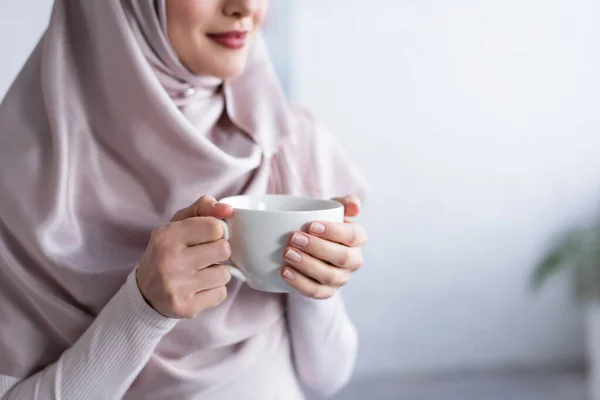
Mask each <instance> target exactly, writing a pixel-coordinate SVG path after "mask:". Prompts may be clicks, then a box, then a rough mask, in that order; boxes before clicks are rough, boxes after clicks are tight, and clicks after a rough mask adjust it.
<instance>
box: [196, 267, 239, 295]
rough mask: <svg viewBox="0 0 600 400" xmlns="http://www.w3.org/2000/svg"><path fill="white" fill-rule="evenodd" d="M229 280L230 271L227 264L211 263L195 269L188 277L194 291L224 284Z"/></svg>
mask: <svg viewBox="0 0 600 400" xmlns="http://www.w3.org/2000/svg"><path fill="white" fill-rule="evenodd" d="M229 281H231V271H230V270H229V267H228V266H227V265H223V264H213V265H211V266H210V267H206V268H204V269H201V270H200V271H197V272H196V273H195V274H194V276H193V278H192V279H190V285H193V291H194V292H195V293H197V292H201V291H203V290H210V289H214V288H217V287H219V286H225V285H227V284H228V283H229Z"/></svg>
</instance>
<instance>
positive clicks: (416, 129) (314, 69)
mask: <svg viewBox="0 0 600 400" xmlns="http://www.w3.org/2000/svg"><path fill="white" fill-rule="evenodd" d="M292 16H293V25H292V30H293V31H292V46H291V51H292V65H293V68H292V71H291V76H292V84H291V93H292V96H293V97H294V98H295V99H296V100H297V101H298V102H300V103H303V104H305V105H308V106H310V107H311V108H312V109H313V111H315V112H316V113H317V114H318V115H319V116H320V117H321V118H322V120H324V121H325V122H326V124H327V125H329V127H330V128H331V129H332V130H333V131H334V132H335V133H336V134H337V137H338V138H339V139H340V140H341V141H342V142H344V143H345V144H346V146H347V147H348V148H349V151H350V152H351V154H353V156H354V157H355V159H356V161H357V162H358V163H359V165H360V166H361V167H362V168H363V170H364V171H365V173H366V175H367V176H368V178H369V179H370V181H371V182H372V184H373V186H374V191H373V193H372V195H371V198H370V200H369V203H368V209H367V211H366V213H365V215H364V218H363V222H364V224H365V226H366V227H367V228H368V230H369V231H370V235H371V243H370V245H369V247H368V249H367V265H366V267H365V268H364V270H362V272H360V273H359V274H358V275H357V276H356V277H355V278H354V282H353V283H351V285H350V287H349V288H348V289H347V290H346V292H345V293H346V298H347V301H348V303H349V308H350V311H351V313H352V314H353V316H354V318H355V321H356V322H357V324H358V326H359V329H360V332H361V338H362V348H361V354H360V365H359V373H363V374H364V373H372V372H374V371H382V372H383V371H404V372H410V373H415V372H417V373H418V372H424V371H443V370H448V369H457V368H460V369H469V368H473V367H497V366H501V367H503V366H535V365H555V364H560V363H571V362H577V361H579V360H581V356H582V352H583V344H582V340H583V338H582V327H581V325H580V324H581V320H580V314H579V312H578V308H577V307H575V306H574V305H572V303H571V301H570V297H569V292H568V287H567V282H566V279H564V277H563V279H562V280H557V281H555V282H553V283H552V284H551V285H550V286H549V287H548V288H547V290H546V291H544V292H543V293H542V294H541V295H540V296H538V297H535V296H533V295H531V294H530V293H529V292H528V282H527V281H528V278H529V274H530V271H531V269H532V267H533V265H534V263H535V262H536V260H537V259H538V257H539V255H540V252H541V251H542V250H543V249H544V248H545V246H546V245H547V244H548V243H549V239H550V238H551V237H552V235H553V234H555V233H556V232H559V231H560V230H561V229H563V228H565V227H567V226H569V225H570V224H571V223H575V222H578V221H579V222H581V221H586V220H589V219H590V218H592V217H593V216H594V215H596V211H597V210H598V205H599V204H600V117H599V116H600V112H599V110H600V77H599V75H598V71H600V51H598V38H600V24H598V21H600V3H599V2H595V1H591V0H590V1H576V2H569V1H558V0H535V1H534V0H525V1H523V0H486V1H476V0H455V1H451V2H450V1H445V0H426V1H421V0H420V1H413V0H393V1H392V0H373V1H369V2H365V1H364V0H297V1H295V2H294V8H293V10H292Z"/></svg>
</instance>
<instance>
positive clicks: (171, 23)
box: [0, 0, 366, 400]
mask: <svg viewBox="0 0 600 400" xmlns="http://www.w3.org/2000/svg"><path fill="white" fill-rule="evenodd" d="M266 6H267V4H266V0H212V1H192V0H188V1H183V0H156V1H149V0H147V1H140V0H120V1H117V0H112V1H106V2H104V1H103V2H100V1H72V0H56V2H55V5H54V9H53V13H52V17H51V21H50V24H49V27H48V29H47V31H46V33H45V35H44V36H43V38H42V39H41V41H40V43H39V44H38V46H37V48H36V49H35V50H34V52H33V54H32V55H31V57H30V58H29V60H28V62H27V63H26V65H25V67H24V68H23V70H22V71H21V73H20V75H19V76H18V78H17V79H16V81H15V82H14V84H13V86H12V87H11V89H10V90H9V92H8V94H7V96H6V97H5V99H4V101H3V103H2V106H1V108H0V152H1V154H0V193H2V195H0V397H2V396H5V398H7V399H46V398H58V399H118V398H130V399H141V398H144V399H211V400H219V399H261V400H263V399H299V398H302V397H303V396H302V392H301V390H300V386H301V385H306V386H308V387H309V388H311V389H313V390H314V391H315V392H317V393H319V394H321V395H329V394H331V393H333V392H335V391H336V390H337V389H339V388H340V387H341V386H343V385H344V384H345V383H346V382H347V380H348V379H349V377H350V375H351V371H352V369H353V365H354V359H355V352H356V346H357V338H356V333H355V330H354V328H353V326H352V324H351V322H350V320H349V318H348V316H347V314H346V312H345V310H344V306H343V302H342V300H341V298H340V296H339V294H337V289H338V288H339V287H340V286H342V285H344V284H345V283H347V282H348V280H349V279H350V275H351V273H352V272H353V271H355V270H357V269H358V268H359V267H360V266H361V263H362V253H361V247H362V245H363V244H364V242H365V240H366V235H365V232H364V230H363V229H362V228H361V227H360V226H358V225H356V224H354V223H352V222H350V221H348V222H346V223H344V224H328V223H327V224H322V223H319V222H318V221H317V222H315V223H313V224H312V225H311V229H310V232H295V233H294V234H293V235H291V237H290V242H289V245H288V246H287V247H286V249H285V255H286V259H287V261H288V265H286V266H283V268H282V270H281V274H282V277H283V278H284V279H285V280H286V281H287V282H288V283H289V285H290V286H291V287H292V288H293V290H292V293H291V294H289V295H284V294H273V293H262V292H258V291H255V290H252V289H250V288H249V287H248V286H247V285H244V284H242V283H240V282H239V281H236V280H231V275H230V273H229V272H228V269H227V268H226V267H224V266H220V265H218V263H219V262H221V261H224V260H226V259H227V258H228V257H229V252H230V249H229V246H228V243H227V242H226V241H225V240H223V238H222V237H223V232H222V230H221V229H222V228H220V224H219V222H218V219H219V218H225V217H227V216H229V215H230V214H231V212H232V210H231V208H229V207H228V206H225V205H222V204H219V203H217V202H216V200H215V197H216V198H219V197H223V196H227V195H232V194H238V193H266V192H268V193H289V194H302V195H309V196H319V197H330V196H339V195H343V194H347V193H358V194H360V192H361V190H362V187H363V185H362V182H361V180H360V179H359V178H358V175H357V174H356V172H355V170H354V169H353V167H352V166H351V165H350V163H349V162H348V161H347V159H346V157H345V156H344V153H343V152H341V151H340V150H339V148H338V147H337V146H336V144H335V143H334V142H333V140H332V139H331V137H330V136H329V135H328V133H327V132H326V131H324V130H323V128H321V127H320V126H319V125H317V124H316V123H315V122H314V121H313V119H312V118H311V117H310V115H309V114H307V113H305V112H303V111H301V110H298V109H294V108H292V107H290V106H289V105H288V104H287V103H286V101H285V99H284V97H283V95H282V93H281V90H280V88H279V86H278V83H277V80H276V78H275V76H274V73H273V70H272V68H271V65H270V62H269V60H268V56H267V54H266V50H265V46H264V44H263V42H262V40H261V38H260V36H258V29H259V27H260V25H261V23H262V20H263V16H264V14H265V12H266ZM201 194H207V195H206V196H201ZM209 195H210V196H209ZM211 196H214V197H211ZM340 201H341V202H343V203H344V204H345V206H346V214H347V215H348V216H349V217H352V216H355V215H357V214H358V212H359V207H360V206H359V202H358V198H357V197H355V196H347V197H343V198H340ZM3 398H4V397H3Z"/></svg>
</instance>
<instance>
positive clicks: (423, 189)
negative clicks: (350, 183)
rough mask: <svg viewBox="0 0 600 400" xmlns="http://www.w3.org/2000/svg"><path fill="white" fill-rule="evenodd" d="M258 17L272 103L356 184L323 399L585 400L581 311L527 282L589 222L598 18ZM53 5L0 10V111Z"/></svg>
mask: <svg viewBox="0 0 600 400" xmlns="http://www.w3.org/2000/svg"><path fill="white" fill-rule="evenodd" d="M271 5H272V10H271V15H270V16H269V19H268V24H267V32H266V34H267V38H268V40H269V43H270V47H271V53H272V56H273V59H274V62H275V65H276V68H277V70H278V73H279V74H280V76H281V79H282V82H283V85H284V88H285V90H286V91H287V93H288V95H289V96H290V98H291V100H292V101H294V102H297V103H300V104H303V105H305V106H307V107H309V108H310V109H311V110H312V111H313V112H315V113H316V114H317V115H318V116H319V118H320V119H321V120H323V121H324V122H325V124H326V125H327V126H328V127H329V128H330V129H331V130H332V131H333V132H334V134H335V135H336V136H337V138H338V139H339V140H340V141H341V142H342V143H343V144H344V145H345V146H346V148H347V149H348V151H349V152H350V154H351V155H352V156H353V157H354V159H355V160H356V162H357V163H358V165H359V166H360V168H361V169H362V170H363V171H364V173H365V175H366V176H367V178H368V180H369V181H370V182H371V184H372V188H373V190H372V193H371V194H370V197H369V199H368V202H367V205H366V208H365V212H364V215H363V216H362V219H361V221H362V223H363V224H364V225H365V226H366V228H367V230H368V231H369V232H370V238H371V240H370V244H369V246H368V248H367V250H366V264H365V267H364V269H363V270H361V271H360V272H359V273H358V274H357V275H356V276H355V277H354V279H353V281H352V282H351V284H350V285H349V286H348V287H347V288H346V289H345V290H344V296H345V298H346V301H347V305H348V309H349V312H350V313H351V315H352V317H353V319H354V321H355V323H356V325H357V327H358V329H359V332H360V340H361V347H360V354H359V361H358V366H357V370H356V376H355V379H354V381H353V383H352V384H351V386H350V387H349V388H347V389H346V390H345V391H344V392H343V393H341V394H340V395H339V396H338V398H339V399H362V398H372V399H408V400H410V399H419V400H426V399H427V400H428V399H506V400H508V399H510V400H521V399H522V400H534V399H557V400H558V399H560V400H563V399H564V400H582V399H585V398H587V395H586V387H587V384H586V381H585V376H584V367H585V365H586V360H589V357H587V355H588V354H589V351H588V350H587V349H588V348H589V347H588V346H586V339H585V337H586V336H585V334H584V331H585V326H586V324H585V321H586V320H587V321H588V326H589V323H590V318H589V317H588V318H587V319H586V318H584V310H586V309H588V310H589V309H590V308H591V307H590V306H589V305H587V306H586V305H585V304H578V303H576V302H575V301H574V300H573V296H572V295H571V276H570V274H569V272H559V273H558V274H557V275H556V277H555V278H554V279H552V280H550V281H549V282H548V284H547V285H546V286H545V287H544V288H543V290H542V291H541V292H539V293H537V294H536V293H533V292H532V291H531V289H530V277H531V274H532V271H533V270H534V268H535V266H536V265H537V263H538V262H539V261H540V260H541V259H542V257H543V255H544V253H545V252H546V251H547V250H548V248H549V247H550V246H551V244H552V243H553V240H554V238H555V237H556V236H557V235H558V234H560V233H561V232H564V231H565V230H567V229H569V228H571V227H573V226H578V225H586V224H591V223H594V222H595V221H596V220H597V217H598V216H599V215H598V211H599V206H600V76H599V71H600V46H599V45H598V38H600V24H599V23H598V21H600V2H598V1H593V0H578V1H566V0H562V1H560V0H485V1H482V0H479V1H476V0H454V1H442V0H420V1H418V2H417V1H411V0H371V1H369V2H365V1H364V0H363V1H359V0H272V1H271ZM50 6H51V0H27V1H13V0H0V54H2V57H1V60H2V62H1V63H0V96H3V94H4V93H5V91H6V90H7V88H8V85H9V84H10V82H11V81H12V79H14V77H15V76H16V74H17V72H18V70H19V69H20V67H21V65H22V64H23V62H24V60H25V59H26V57H27V55H28V54H29V52H30V51H31V50H32V48H33V45H34V44H35V42H36V41H37V39H38V38H39V36H40V34H41V33H42V31H43V29H44V26H45V24H46V23H47V20H48V14H49V10H50ZM599 326H600V325H599ZM599 333H600V331H599ZM597 340H600V337H599V338H598V339H597ZM599 348H600V347H599Z"/></svg>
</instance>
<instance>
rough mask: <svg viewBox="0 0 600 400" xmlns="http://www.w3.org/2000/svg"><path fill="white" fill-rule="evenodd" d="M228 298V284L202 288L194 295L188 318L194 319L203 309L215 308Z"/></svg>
mask: <svg viewBox="0 0 600 400" xmlns="http://www.w3.org/2000/svg"><path fill="white" fill-rule="evenodd" d="M226 298H227V286H219V287H216V288H213V289H208V290H202V291H200V292H197V293H195V294H194V295H193V298H192V306H191V309H192V310H191V312H190V313H189V314H190V315H189V316H188V318H190V319H193V318H195V317H196V316H197V315H198V314H200V313H201V312H202V311H204V310H207V309H209V308H215V307H217V306H218V305H219V304H221V303H222V302H223V301H224V300H225V299H226Z"/></svg>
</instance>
